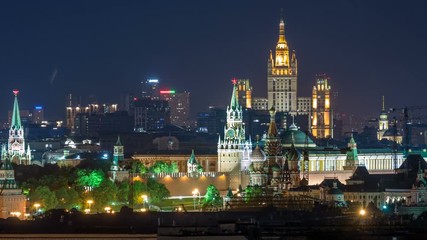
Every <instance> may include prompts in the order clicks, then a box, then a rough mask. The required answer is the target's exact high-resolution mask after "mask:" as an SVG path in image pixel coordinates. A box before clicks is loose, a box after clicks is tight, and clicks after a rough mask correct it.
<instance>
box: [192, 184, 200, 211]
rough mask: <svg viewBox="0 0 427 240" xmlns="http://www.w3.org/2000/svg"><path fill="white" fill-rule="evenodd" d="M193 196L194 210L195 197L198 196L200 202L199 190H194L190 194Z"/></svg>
mask: <svg viewBox="0 0 427 240" xmlns="http://www.w3.org/2000/svg"><path fill="white" fill-rule="evenodd" d="M191 193H192V194H193V200H194V210H196V197H197V196H199V200H200V192H199V189H197V188H196V189H194V190H193V191H192V192H191Z"/></svg>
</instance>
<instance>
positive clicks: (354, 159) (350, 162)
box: [344, 135, 359, 170]
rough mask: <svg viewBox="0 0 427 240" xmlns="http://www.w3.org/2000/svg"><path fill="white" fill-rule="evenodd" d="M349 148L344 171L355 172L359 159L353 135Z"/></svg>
mask: <svg viewBox="0 0 427 240" xmlns="http://www.w3.org/2000/svg"><path fill="white" fill-rule="evenodd" d="M348 148H349V150H348V151H347V156H346V159H345V166H344V170H354V169H356V168H357V166H358V165H359V157H358V155H357V143H356V141H354V138H353V135H351V138H350V142H349V143H348Z"/></svg>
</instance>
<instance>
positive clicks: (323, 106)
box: [311, 75, 334, 138]
mask: <svg viewBox="0 0 427 240" xmlns="http://www.w3.org/2000/svg"><path fill="white" fill-rule="evenodd" d="M329 80H330V78H329V77H327V76H326V75H317V77H316V85H315V86H314V87H313V95H312V101H313V102H312V108H313V116H312V123H311V134H313V136H314V137H316V138H328V137H333V136H334V132H333V117H332V116H333V115H332V109H331V85H330V84H329Z"/></svg>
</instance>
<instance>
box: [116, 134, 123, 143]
mask: <svg viewBox="0 0 427 240" xmlns="http://www.w3.org/2000/svg"><path fill="white" fill-rule="evenodd" d="M116 146H123V145H122V142H121V141H120V135H118V136H117V141H116Z"/></svg>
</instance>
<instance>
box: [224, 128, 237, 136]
mask: <svg viewBox="0 0 427 240" xmlns="http://www.w3.org/2000/svg"><path fill="white" fill-rule="evenodd" d="M225 134H226V135H227V138H234V135H235V134H234V130H233V129H228V130H227V132H226V133H225Z"/></svg>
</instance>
